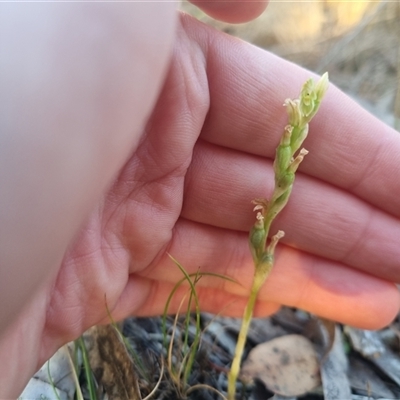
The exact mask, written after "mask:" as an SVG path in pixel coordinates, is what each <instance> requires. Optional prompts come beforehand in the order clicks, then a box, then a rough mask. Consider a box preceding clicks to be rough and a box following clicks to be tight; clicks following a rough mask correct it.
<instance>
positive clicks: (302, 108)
mask: <svg viewBox="0 0 400 400" xmlns="http://www.w3.org/2000/svg"><path fill="white" fill-rule="evenodd" d="M328 85H329V79H328V73H325V74H324V75H323V76H322V77H321V79H320V80H319V81H318V82H317V83H315V82H314V81H313V80H312V79H309V80H307V82H306V83H305V84H304V85H303V88H302V90H301V93H300V96H299V98H298V99H296V100H291V99H287V100H285V102H284V106H285V107H286V110H287V112H288V115H289V124H288V125H287V126H286V127H285V129H284V132H283V135H282V138H281V141H280V143H279V146H278V147H277V149H276V156H275V161H274V165H273V168H274V173H275V187H274V191H273V193H272V196H271V199H270V200H266V199H255V200H253V203H254V204H255V207H254V211H257V215H256V222H255V224H254V226H253V228H252V229H251V231H250V237H249V242H250V250H251V254H252V256H253V261H254V266H255V272H254V277H253V284H252V287H251V292H250V296H249V299H248V302H247V306H246V308H245V311H244V315H243V321H242V325H241V329H240V332H239V337H238V341H237V344H236V350H235V356H234V359H233V362H232V367H231V370H230V372H229V376H228V399H229V400H234V399H235V392H236V381H237V377H238V374H239V371H240V364H241V359H242V355H243V350H244V347H245V344H246V338H247V334H248V330H249V326H250V322H251V319H252V316H253V310H254V305H255V303H256V301H257V296H258V293H259V291H260V289H261V287H262V285H263V284H264V282H265V281H266V279H267V278H268V276H269V274H270V272H271V270H272V267H273V263H274V252H275V248H276V245H277V244H278V242H279V240H280V239H281V238H282V237H283V236H284V232H283V231H278V232H277V233H276V234H275V235H273V236H272V237H271V239H268V234H269V231H270V227H271V224H272V221H273V220H274V219H275V217H276V216H277V215H278V214H279V213H280V212H281V211H282V209H283V208H284V207H285V205H286V204H287V202H288V200H289V197H290V193H291V192H292V188H293V183H294V179H295V173H296V171H297V169H298V167H299V165H300V163H301V162H302V161H303V159H304V157H305V155H306V154H307V153H308V151H307V150H306V149H304V148H301V146H302V144H303V142H304V140H305V139H306V137H307V134H308V124H309V122H310V121H311V119H312V118H313V117H314V115H315V114H316V113H317V111H318V109H319V106H320V104H321V101H322V98H323V97H324V94H325V92H326V90H327V89H328Z"/></svg>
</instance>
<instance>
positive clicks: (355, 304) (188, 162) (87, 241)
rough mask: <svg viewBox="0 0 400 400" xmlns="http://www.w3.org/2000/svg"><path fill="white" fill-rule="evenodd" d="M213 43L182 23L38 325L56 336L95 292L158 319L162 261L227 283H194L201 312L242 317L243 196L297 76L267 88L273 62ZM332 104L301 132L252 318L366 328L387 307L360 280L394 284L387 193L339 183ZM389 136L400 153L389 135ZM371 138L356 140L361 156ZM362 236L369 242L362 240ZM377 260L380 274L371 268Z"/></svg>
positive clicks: (247, 197) (268, 176)
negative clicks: (152, 97)
mask: <svg viewBox="0 0 400 400" xmlns="http://www.w3.org/2000/svg"><path fill="white" fill-rule="evenodd" d="M198 32H201V33H202V35H203V36H202V35H198ZM214 35H219V34H218V33H215V32H211V31H209V30H208V29H207V28H204V27H202V26H200V25H198V24H197V23H194V22H192V21H188V20H184V21H183V24H182V26H181V28H180V32H179V41H178V43H177V46H176V49H175V55H174V59H173V63H172V65H171V68H170V71H169V74H168V78H167V81H166V83H165V86H164V89H163V91H162V94H161V96H160V98H159V101H158V104H157V107H156V108H155V110H154V112H153V114H152V116H151V119H150V121H149V123H148V124H147V127H146V129H145V131H144V132H143V137H142V141H141V143H140V145H139V147H138V148H137V149H136V150H135V151H134V152H133V153H132V156H131V158H130V159H129V160H128V161H127V163H126V165H125V167H124V168H123V170H122V171H121V173H120V175H119V177H118V179H117V180H116V182H115V183H114V185H113V186H112V188H111V189H110V191H109V193H108V194H107V195H106V196H105V197H104V199H103V200H102V201H101V203H100V204H99V205H98V206H97V208H96V209H95V210H94V211H93V213H92V215H91V217H90V219H89V221H88V223H87V226H86V227H85V228H84V229H83V230H82V232H81V234H80V236H79V237H78V239H77V240H76V243H75V245H74V247H73V248H72V249H71V251H70V252H69V253H68V254H67V256H66V258H65V261H64V263H63V265H62V268H61V270H60V272H59V275H58V277H57V281H56V285H55V289H54V290H53V294H52V299H51V302H52V307H51V310H50V311H49V313H48V315H47V324H46V329H47V330H48V331H51V330H56V331H58V332H60V331H61V332H62V335H60V336H62V337H63V339H64V340H65V339H72V338H73V337H75V336H77V335H79V334H80V333H81V332H82V331H83V330H84V329H86V328H87V327H89V326H90V325H92V324H95V323H99V322H101V321H103V322H104V321H106V320H107V319H106V318H107V317H106V305H105V302H104V298H105V296H106V300H107V305H108V307H109V308H110V309H111V310H112V311H113V315H114V317H115V318H118V319H119V318H123V317H125V316H127V315H129V314H137V315H146V314H147V315H148V314H154V313H160V312H162V310H163V307H164V304H165V299H166V297H167V295H168V293H169V292H170V290H171V288H172V286H173V284H174V283H175V282H177V281H178V279H179V278H180V277H181V276H180V273H179V271H178V269H177V268H175V267H174V265H173V263H172V262H171V261H170V259H169V258H168V256H167V254H168V253H171V254H172V255H173V256H174V257H175V258H176V259H178V260H179V261H180V262H181V263H182V265H183V266H184V267H185V268H186V269H187V270H188V271H189V272H195V271H196V270H197V269H198V268H200V270H201V271H212V272H217V273H221V274H225V275H228V276H231V277H233V278H235V279H237V280H238V281H239V282H240V283H241V285H235V284H233V283H230V282H226V281H224V280H220V279H209V278H207V279H204V280H201V281H200V284H199V295H200V299H201V302H202V307H203V309H206V310H210V311H215V312H220V311H221V310H223V311H224V312H228V313H230V314H236V315H240V314H241V312H242V308H243V304H244V301H245V297H246V294H247V291H248V287H249V285H250V283H251V279H252V262H251V258H250V253H249V251H248V246H247V233H246V232H247V231H248V229H249V228H250V226H251V224H252V222H253V216H252V212H251V204H250V201H251V200H252V199H253V198H255V197H261V196H267V194H268V192H269V189H270V186H271V185H272V182H273V176H272V171H271V168H270V167H271V162H272V161H271V159H272V158H273V155H274V148H275V146H276V144H277V142H278V138H279V136H280V133H281V132H282V128H283V126H284V125H285V110H284V109H283V107H282V106H281V104H282V102H283V100H284V98H285V97H287V96H295V95H296V94H297V92H298V90H299V88H300V84H301V83H302V82H303V80H304V79H305V78H307V77H308V76H307V75H308V74H307V73H305V72H304V71H301V70H297V67H294V66H291V65H285V69H286V70H285V71H286V72H285V74H287V76H286V77H285V78H286V81H285V82H284V83H282V82H279V84H277V83H276V82H277V80H276V78H275V77H276V76H277V74H278V73H280V72H281V71H282V70H283V69H284V68H283V67H282V63H284V61H279V60H277V59H274V58H272V56H271V55H268V54H265V53H263V52H261V51H260V50H257V49H255V48H252V47H249V46H246V45H244V44H238V43H237V42H235V41H233V39H230V38H223V39H220V40H219V41H218V43H219V46H226V48H228V49H229V51H228V52H221V51H220V49H216V48H214V47H213V43H214V41H213V36H214ZM199 37H200V39H198V40H199V43H195V44H194V43H193V42H195V41H196V40H197V39H195V38H199ZM232 41H233V43H235V44H233V43H232ZM221 54H222V55H221ZM239 55H240V57H239ZM243 60H244V61H243ZM271 61H272V63H271ZM243 63H245V64H243ZM266 71H267V72H266ZM274 74H275V75H274ZM296 75H297V76H296ZM341 96H342V95H341V94H339V93H338V92H335V91H333V93H331V95H330V97H329V96H328V99H327V104H326V105H325V115H324V118H322V117H320V118H318V117H317V119H316V121H315V124H314V126H313V127H312V129H311V133H310V137H309V139H308V140H307V144H306V146H307V148H308V149H309V150H310V155H309V156H308V159H307V160H306V161H305V162H304V166H302V173H301V174H299V177H298V179H297V182H296V185H295V189H294V193H293V197H292V201H291V202H290V203H289V205H288V207H287V209H286V210H285V211H284V212H283V213H282V215H281V216H280V217H279V219H278V221H277V226H279V228H280V229H284V230H285V231H286V234H287V235H286V238H285V240H284V241H283V242H284V244H285V245H283V246H281V249H280V250H279V251H278V255H277V263H276V267H275V269H274V272H273V274H272V276H271V279H270V281H269V282H268V283H267V285H266V287H265V290H264V291H263V292H262V294H261V297H260V302H259V306H258V311H257V312H258V313H259V314H268V313H270V312H272V311H273V310H275V309H276V308H277V307H278V306H277V304H288V305H296V306H301V307H304V308H306V309H308V310H311V311H314V312H317V313H320V314H322V315H325V316H327V317H330V318H338V319H341V320H342V321H345V322H352V323H355V324H360V325H366V326H376V325H379V324H380V323H383V322H386V320H387V319H388V318H390V317H391V315H392V314H393V312H394V310H395V308H396V307H397V303H396V302H397V293H396V292H395V288H394V286H392V285H391V284H390V283H387V282H386V281H385V280H382V279H379V278H375V277H373V276H372V275H379V276H380V277H381V278H384V279H387V280H395V275H396V272H395V265H396V260H395V259H396V256H398V250H397V247H396V248H394V247H393V240H392V239H390V238H391V237H400V235H398V233H399V232H397V231H398V230H399V229H398V228H397V226H396V225H395V217H396V215H394V216H391V215H392V214H394V211H393V208H392V209H390V208H389V207H386V204H394V203H393V199H391V197H393V195H392V194H391V192H388V191H387V192H385V191H384V192H383V193H381V196H382V197H381V198H378V196H375V195H374V194H373V187H374V185H376V182H374V181H373V178H371V179H369V178H367V179H365V182H364V183H363V182H362V181H360V182H359V183H358V185H357V186H355V185H354V186H350V185H351V182H352V181H353V182H354V181H355V179H360V177H361V173H360V174H358V173H356V172H357V171H355V172H354V171H353V172H352V171H349V164H351V161H349V158H350V157H355V159H357V157H359V158H361V157H362V156H363V154H365V152H364V150H363V149H360V150H359V152H358V153H357V149H355V148H353V149H349V150H344V153H343V147H344V146H343V144H344V143H346V142H345V139H344V138H343V135H342V132H341V131H340V130H339V128H338V127H337V124H336V120H335V115H339V114H340V113H343V109H338V107H337V106H336V104H337V103H338V102H339V100H340V101H345V102H348V100H345V99H344V97H343V98H342V97H341ZM348 104H349V107H352V108H353V109H354V110H356V111H357V110H358V109H357V108H356V107H355V106H354V105H352V104H351V105H350V103H348ZM329 107H330V108H331V109H330V114H328V111H327V110H328V108H329ZM335 108H336V111H335ZM357 112H360V111H357ZM322 113H324V110H322ZM365 118H366V120H367V122H365V124H364V125H363V126H362V125H361V124H360V126H358V127H357V126H356V127H355V128H354V130H355V131H356V133H353V135H356V136H357V135H359V138H358V139H360V137H361V134H363V132H362V131H363V130H364V129H365V127H366V125H370V128H369V129H371V130H373V125H374V124H375V125H376V126H377V127H378V126H380V127H381V125H379V123H378V122H376V121H374V120H373V119H372V118H371V117H369V116H367V115H365ZM349 120H350V117H349ZM351 122H352V121H349V123H351ZM344 125H346V124H345V123H344ZM357 130H358V133H357ZM313 135H314V136H313ZM387 135H388V138H389V136H390V137H391V133H390V132H389V131H388V133H387ZM346 140H348V139H346ZM356 140H357V139H356ZM368 140H369V142H368ZM391 140H392V144H391V145H392V146H393V145H395V146H394V147H396V146H397V147H399V146H400V145H399V140H398V139H396V140H395V139H391ZM373 141H374V138H373V137H372V136H371V137H368V135H366V136H365V138H364V144H365V149H368V148H369V147H371V145H372V144H373ZM340 151H342V153H340ZM346 151H348V152H349V154H347V153H346ZM343 160H344V164H343ZM346 160H347V162H348V164H346ZM358 172H360V171H358ZM361 172H362V171H361ZM338 176H341V181H338V180H337V179H338ZM387 179H388V180H390V177H388V178H387ZM391 184H392V187H393V185H397V187H398V185H399V184H398V183H395V182H392V183H391ZM340 186H342V187H347V188H348V187H350V190H351V191H352V192H353V193H350V194H349V193H345V192H343V191H342V190H341V189H340ZM353 187H354V189H353ZM398 189H400V188H399V187H398ZM389 200H392V202H391V203H390V202H389ZM385 207H386V208H385ZM378 208H382V210H383V211H379V210H378ZM368 215H374V221H373V224H370V225H369V224H368V223H367V221H365V220H364V217H367V216H368ZM397 217H398V215H397ZM357 221H358V222H359V223H357ZM343 230H345V235H346V237H343ZM396 232H397V233H396ZM371 235H374V238H373V239H374V240H372V239H371V240H370V241H368V240H367V241H363V238H367V239H368V238H370V237H371ZM393 235H394V236H393ZM377 246H380V252H377V251H376V247H377ZM382 254H383V255H382ZM379 263H380V265H383V267H384V268H381V269H380V270H379V271H378V270H376V269H374V268H375V266H376V264H379ZM314 267H315V268H314ZM361 269H364V271H366V272H367V273H370V274H371V275H369V274H366V273H364V272H361V271H360V270H361ZM388 299H389V300H393V306H392V307H389V309H388V311H387V314H386V315H385V314H384V313H382V312H381V311H380V308H381V305H382V304H383V302H387V300H388ZM175 310H176V306H175ZM378 310H379V312H380V315H379V317H378V316H377V314H378ZM60 316H62V318H61V317H60ZM72 327H73V328H72Z"/></svg>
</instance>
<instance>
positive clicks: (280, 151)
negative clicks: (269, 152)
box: [274, 144, 293, 176]
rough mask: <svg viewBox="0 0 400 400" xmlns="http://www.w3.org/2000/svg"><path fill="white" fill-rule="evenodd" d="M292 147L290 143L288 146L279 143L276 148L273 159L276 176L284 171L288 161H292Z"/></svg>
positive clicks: (288, 163)
mask: <svg viewBox="0 0 400 400" xmlns="http://www.w3.org/2000/svg"><path fill="white" fill-rule="evenodd" d="M292 154H293V153H292V148H291V147H290V144H289V145H288V146H285V145H282V144H280V145H279V146H278V147H277V148H276V155H275V161H274V172H275V175H277V176H282V175H283V174H285V173H286V170H287V169H288V167H289V165H290V163H291V162H292Z"/></svg>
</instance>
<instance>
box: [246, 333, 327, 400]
mask: <svg viewBox="0 0 400 400" xmlns="http://www.w3.org/2000/svg"><path fill="white" fill-rule="evenodd" d="M241 377H242V378H243V379H246V380H253V379H255V378H257V379H259V380H260V381H262V382H263V383H264V384H265V386H266V387H267V388H268V389H269V390H271V391H272V392H274V393H277V394H280V395H282V396H286V397H291V396H298V395H302V394H305V393H307V392H308V391H310V390H312V389H313V388H315V387H316V386H318V385H319V384H320V383H321V381H320V377H319V367H318V359H317V354H316V352H315V350H314V348H313V346H312V344H311V342H310V341H309V340H308V339H306V338H305V337H304V336H301V335H286V336H282V337H279V338H276V339H273V340H270V341H269V342H265V343H262V344H260V345H258V346H256V347H254V348H253V350H251V352H250V353H249V356H248V358H247V360H246V361H245V362H244V364H243V368H242V371H241Z"/></svg>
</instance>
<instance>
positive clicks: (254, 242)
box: [249, 213, 266, 260]
mask: <svg viewBox="0 0 400 400" xmlns="http://www.w3.org/2000/svg"><path fill="white" fill-rule="evenodd" d="M265 239H266V234H265V229H264V217H263V216H262V214H261V213H257V221H256V223H255V224H254V225H253V228H252V229H251V231H250V236H249V242H250V250H251V254H252V256H253V259H254V260H258V258H259V257H260V255H261V254H262V252H263V250H264V247H265Z"/></svg>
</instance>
